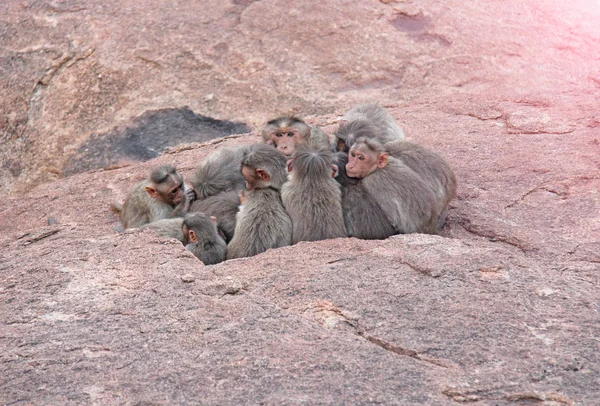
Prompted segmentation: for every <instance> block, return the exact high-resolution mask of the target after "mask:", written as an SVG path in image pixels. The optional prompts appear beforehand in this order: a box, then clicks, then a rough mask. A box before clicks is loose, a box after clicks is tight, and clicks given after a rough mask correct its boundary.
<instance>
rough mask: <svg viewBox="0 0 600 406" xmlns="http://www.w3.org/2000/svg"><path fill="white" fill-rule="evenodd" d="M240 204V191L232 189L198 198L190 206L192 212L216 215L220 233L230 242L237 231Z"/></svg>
mask: <svg viewBox="0 0 600 406" xmlns="http://www.w3.org/2000/svg"><path fill="white" fill-rule="evenodd" d="M238 170H239V169H238ZM244 182H245V181H244ZM239 206H240V196H239V193H238V192H236V191H235V190H231V191H229V192H221V193H219V194H216V195H214V196H209V197H207V198H206V199H203V200H196V201H195V202H194V203H193V204H192V206H191V207H190V212H192V213H195V212H202V213H206V214H208V215H209V216H215V217H216V218H217V229H218V230H219V234H220V235H221V236H222V237H223V238H224V239H225V242H229V241H231V239H232V238H233V233H234V232H235V217H236V215H237V213H238V208H239Z"/></svg>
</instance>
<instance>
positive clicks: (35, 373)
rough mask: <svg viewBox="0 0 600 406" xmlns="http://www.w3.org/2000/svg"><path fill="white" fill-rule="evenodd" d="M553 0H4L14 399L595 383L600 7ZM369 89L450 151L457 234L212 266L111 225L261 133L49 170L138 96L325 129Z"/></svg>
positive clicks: (310, 249) (125, 118) (478, 401)
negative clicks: (142, 187)
mask: <svg viewBox="0 0 600 406" xmlns="http://www.w3.org/2000/svg"><path fill="white" fill-rule="evenodd" d="M551 3H552V4H551ZM559 3H560V2H535V1H526V2H523V1H519V2H517V1H512V0H511V1H502V2H497V1H491V0H490V1H482V2H459V1H450V2H447V1H445V2H442V1H437V0H436V1H434V0H432V1H425V2H418V3H410V2H403V1H389V0H385V1H381V2H379V3H376V2H371V3H369V2H350V1H340V0H332V1H328V2H316V1H315V2H296V3H293V4H292V5H290V4H291V3H289V2H285V1H275V0H263V1H259V2H252V1H234V2H218V1H211V2H208V3H207V2H191V1H180V2H174V3H168V4H167V3H160V2H156V1H154V0H147V1H142V2H129V3H127V4H124V3H123V2H116V1H113V0H108V1H104V2H91V1H86V2H79V1H58V2H57V1H55V2H23V1H4V2H2V3H0V40H1V41H2V46H1V47H0V72H1V73H2V74H1V75H0V89H1V91H2V99H1V100H0V108H1V109H2V114H1V115H0V136H1V141H2V147H1V148H2V149H1V151H0V155H1V158H0V159H1V160H2V165H0V167H1V168H2V169H0V172H1V173H2V175H1V176H2V189H3V190H4V191H13V192H15V193H16V192H18V191H22V190H24V189H30V188H31V187H32V185H34V184H39V185H38V186H36V187H35V188H32V189H31V190H29V191H28V192H26V193H19V194H15V195H14V196H5V197H3V198H2V200H0V302H1V303H2V305H1V306H0V377H2V379H0V404H12V403H17V402H21V403H28V404H123V403H127V404H149V403H152V404H197V403H205V404H258V403H263V404H315V403H317V404H366V403H382V404H432V405H444V404H448V405H450V404H456V402H470V403H472V404H475V405H489V404H494V405H509V404H510V405H512V404H531V403H539V404H547V405H571V404H582V405H595V404H600V395H599V393H598V390H597V388H598V387H600V351H599V350H598V337H599V336H600V324H599V322H598V320H599V317H600V316H599V314H600V289H599V288H600V265H599V264H600V257H599V253H600V175H599V173H600V146H599V145H600V137H599V136H598V131H597V129H598V122H599V117H598V112H597V106H598V103H597V102H598V100H597V94H598V91H599V90H600V85H599V81H598V80H597V76H598V71H600V61H599V60H598V59H597V58H596V57H595V56H594V55H596V54H597V53H596V50H597V45H598V44H599V43H600V26H598V24H597V21H598V18H599V17H600V15H599V14H600V13H599V8H598V6H597V4H596V3H595V2H591V1H586V0H581V1H574V2H570V3H569V4H566V3H564V2H563V3H561V4H559ZM349 44H350V45H349ZM374 99H379V100H381V101H382V102H383V103H384V104H385V105H387V106H388V107H389V110H390V112H391V113H392V115H393V116H394V117H396V118H397V119H398V121H399V122H400V123H402V125H403V128H404V129H405V131H406V133H407V134H408V136H409V138H411V139H412V140H414V141H417V142H420V143H422V144H424V145H426V146H428V147H431V148H433V149H435V150H436V151H438V152H439V153H441V154H442V155H443V156H445V157H446V158H447V159H448V161H449V162H450V164H451V165H452V167H453V168H454V169H455V171H456V174H457V177H458V179H459V191H458V197H457V199H456V200H455V201H454V202H453V203H452V207H451V209H450V212H449V216H448V223H447V226H446V227H445V228H444V230H443V233H442V235H440V236H430V235H419V234H414V235H403V236H395V237H392V238H390V239H387V240H385V241H360V240H356V239H336V240H329V241H323V242H314V243H300V244H297V245H295V246H292V247H285V248H281V249H276V250H269V251H267V252H265V253H263V254H261V255H258V256H256V257H253V258H244V259H238V260H231V261H226V262H224V263H221V264H218V265H212V266H204V265H203V264H202V263H201V262H200V261H198V260H197V259H196V258H195V257H194V256H193V255H192V254H191V253H190V252H188V251H186V250H185V248H184V247H183V246H182V245H181V244H174V243H173V242H172V241H170V240H165V239H162V238H160V237H158V236H157V235H156V234H154V232H152V231H151V230H143V231H141V230H128V231H126V232H124V233H117V232H115V231H114V228H115V226H116V225H117V224H118V221H117V219H116V217H115V216H114V214H113V213H111V212H110V210H109V204H110V202H111V201H113V200H121V199H123V198H124V196H125V194H126V192H127V191H128V190H129V189H130V188H131V187H132V186H133V185H134V184H135V183H137V182H139V181H140V180H141V179H143V178H144V177H146V176H147V174H148V172H149V170H150V168H151V167H152V166H154V165H157V164H161V163H167V162H169V163H175V164H176V165H177V166H178V167H179V168H180V170H181V172H182V173H183V175H184V176H185V177H186V178H189V177H190V176H191V174H192V173H193V171H194V170H195V169H196V168H197V166H198V163H199V161H200V160H202V159H203V158H204V157H205V156H206V155H207V154H209V153H210V152H212V151H214V150H216V149H217V148H220V147H221V146H222V145H238V144H245V143H252V142H256V140H257V137H256V132H252V133H250V134H244V135H236V136H232V137H227V138H226V139H217V140H213V141H208V142H206V143H202V142H203V140H197V142H192V143H188V144H184V145H179V146H176V147H171V148H169V149H168V150H167V152H166V153H164V154H163V155H160V156H158V157H156V158H154V159H151V160H149V161H147V162H143V163H132V164H130V165H129V166H123V167H117V168H112V169H110V170H109V169H105V170H102V169H101V170H94V171H91V172H87V173H80V174H76V175H73V176H70V177H69V178H65V179H59V180H56V181H54V182H50V183H41V184H40V182H41V181H44V180H50V179H55V178H59V177H60V176H62V171H63V168H64V165H65V162H66V160H67V159H68V157H69V156H71V154H72V153H74V152H75V151H77V149H78V148H79V147H80V146H81V145H83V144H84V143H85V142H87V140H89V138H90V135H91V134H92V133H94V134H107V133H109V132H110V131H112V130H113V129H115V128H126V127H127V125H128V123H131V122H132V120H134V119H135V118H136V117H141V116H143V114H144V113H145V112H146V111H151V110H160V109H179V108H182V107H183V106H189V107H190V109H191V110H192V111H193V112H195V113H197V114H202V115H205V116H209V117H216V118H220V119H226V120H232V121H240V122H248V123H251V124H253V125H255V126H258V125H261V123H262V122H263V121H264V120H266V119H267V118H269V117H272V116H273V115H276V114H280V113H287V112H297V113H298V114H301V115H303V116H305V117H307V119H308V121H310V122H313V123H318V124H320V125H322V126H324V128H325V130H326V131H327V132H328V133H330V134H331V133H332V132H333V131H334V130H335V128H336V124H337V117H338V116H339V115H341V114H343V113H344V111H345V110H346V109H347V108H348V107H349V106H351V105H353V104H355V103H357V102H359V101H362V100H374ZM34 157H35V159H34ZM182 277H186V278H188V277H189V278H190V279H194V283H184V282H183V281H182Z"/></svg>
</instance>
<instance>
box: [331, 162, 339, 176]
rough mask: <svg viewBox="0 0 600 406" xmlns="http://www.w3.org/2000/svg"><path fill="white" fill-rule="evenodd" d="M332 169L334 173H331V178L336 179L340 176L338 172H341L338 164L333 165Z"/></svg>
mask: <svg viewBox="0 0 600 406" xmlns="http://www.w3.org/2000/svg"><path fill="white" fill-rule="evenodd" d="M331 169H332V171H331V177H332V178H335V177H336V176H337V174H338V170H339V169H338V166H337V165H336V164H331Z"/></svg>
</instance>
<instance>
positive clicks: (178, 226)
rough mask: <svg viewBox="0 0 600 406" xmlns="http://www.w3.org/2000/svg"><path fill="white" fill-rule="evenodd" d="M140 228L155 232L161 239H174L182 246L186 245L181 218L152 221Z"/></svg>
mask: <svg viewBox="0 0 600 406" xmlns="http://www.w3.org/2000/svg"><path fill="white" fill-rule="evenodd" d="M140 228H149V229H150V230H154V231H156V234H158V235H160V236H162V237H168V238H175V239H176V240H179V241H180V242H181V243H182V244H185V243H187V241H186V238H185V235H183V218H182V217H177V218H173V219H163V220H158V221H154V222H152V223H148V224H144V225H143V226H142V227H140Z"/></svg>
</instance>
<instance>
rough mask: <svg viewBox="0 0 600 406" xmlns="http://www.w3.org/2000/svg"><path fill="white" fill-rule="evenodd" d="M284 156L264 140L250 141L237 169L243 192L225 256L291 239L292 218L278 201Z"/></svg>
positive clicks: (245, 254)
mask: <svg viewBox="0 0 600 406" xmlns="http://www.w3.org/2000/svg"><path fill="white" fill-rule="evenodd" d="M285 164H286V158H285V156H284V155H283V154H282V153H281V152H279V151H278V150H276V149H273V148H272V147H270V146H268V145H265V144H254V145H252V146H251V147H250V148H249V149H248V151H246V153H245V154H244V155H243V157H242V164H241V173H242V175H243V176H244V178H245V179H246V188H247V189H248V190H247V192H245V191H243V192H242V194H241V199H240V200H241V202H242V205H241V206H240V210H239V212H238V214H237V217H236V224H235V232H234V234H233V238H232V239H231V241H230V242H229V245H228V246H227V259H232V258H242V257H250V256H253V255H257V254H260V253H261V252H264V251H266V250H268V249H269V248H278V247H284V246H286V245H291V243H292V221H291V219H290V216H289V215H288V213H287V212H286V211H285V209H284V207H283V204H282V202H281V196H280V194H279V188H280V187H281V185H282V184H283V183H284V182H285V181H286V178H287V177H286V170H285Z"/></svg>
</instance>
